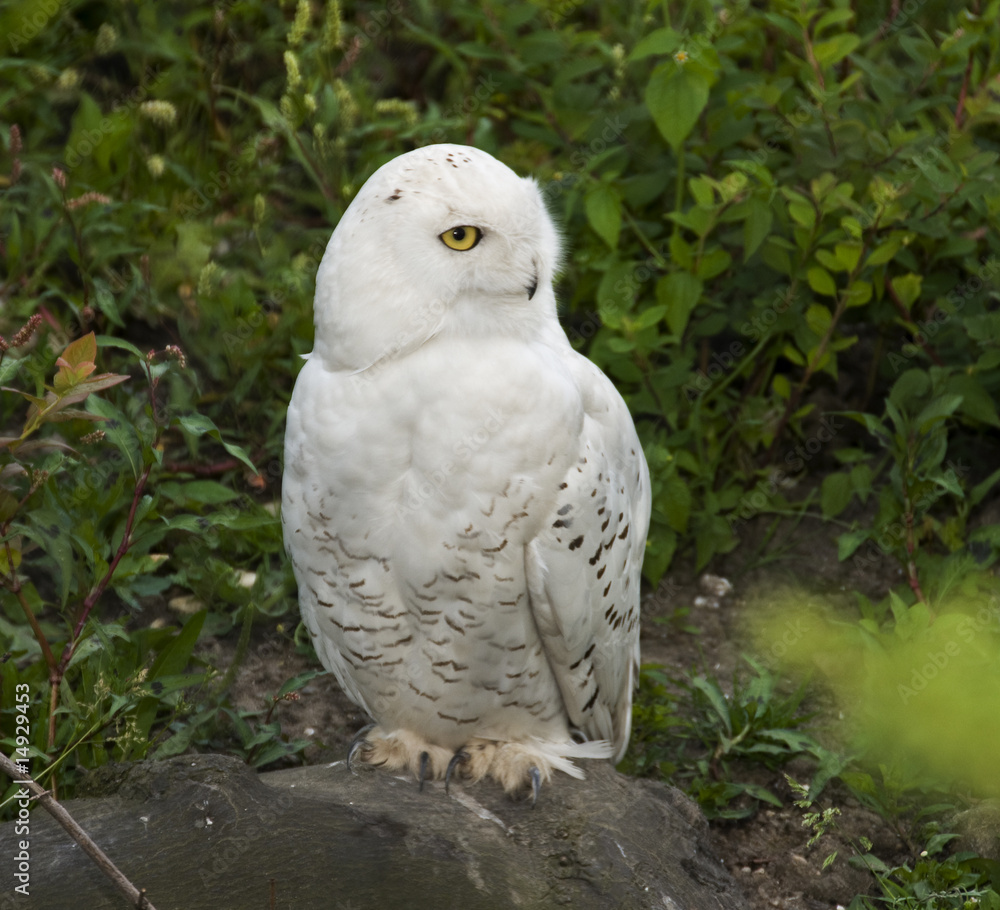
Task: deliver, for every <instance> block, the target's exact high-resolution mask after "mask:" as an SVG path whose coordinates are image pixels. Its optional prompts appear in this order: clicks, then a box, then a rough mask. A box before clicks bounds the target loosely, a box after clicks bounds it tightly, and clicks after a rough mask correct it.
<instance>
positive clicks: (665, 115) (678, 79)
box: [646, 60, 709, 152]
mask: <svg viewBox="0 0 1000 910" xmlns="http://www.w3.org/2000/svg"><path fill="white" fill-rule="evenodd" d="M708 95H709V86H708V82H707V81H706V80H705V78H704V76H702V75H701V73H699V72H697V71H696V70H694V69H692V68H690V67H685V66H683V65H679V64H677V63H674V61H672V60H671V61H668V62H667V63H661V64H660V65H659V66H658V67H657V68H656V69H655V70H653V75H652V77H651V78H650V80H649V83H648V84H647V86H646V105H647V107H648V108H649V111H650V113H651V114H652V115H653V121H654V122H655V123H656V128H657V129H658V130H659V131H660V134H661V135H662V136H663V138H664V139H666V140H667V142H668V143H669V144H670V147H671V148H672V149H673V150H674V151H675V152H676V151H678V150H679V149H680V147H681V146H682V145H683V144H684V140H685V139H686V138H687V137H688V136H689V135H690V133H691V130H693V129H694V126H695V124H696V123H697V122H698V118H699V117H700V116H701V112H702V111H703V110H704V109H705V106H706V105H707V104H708Z"/></svg>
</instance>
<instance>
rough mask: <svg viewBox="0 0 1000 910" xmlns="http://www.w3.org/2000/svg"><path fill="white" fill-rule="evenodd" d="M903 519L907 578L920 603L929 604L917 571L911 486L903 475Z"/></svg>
mask: <svg viewBox="0 0 1000 910" xmlns="http://www.w3.org/2000/svg"><path fill="white" fill-rule="evenodd" d="M903 519H904V521H905V522H906V580H907V581H908V582H909V585H910V589H911V590H912V591H913V594H914V596H915V597H916V598H917V600H919V601H920V603H922V604H924V605H925V606H929V604H928V603H927V598H926V597H924V592H923V588H921V586H920V575H919V574H918V572H917V562H916V552H917V540H916V535H915V533H914V527H913V503H912V502H911V500H910V488H909V485H908V484H907V483H906V477H905V476H904V477H903Z"/></svg>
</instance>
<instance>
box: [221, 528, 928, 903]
mask: <svg viewBox="0 0 1000 910" xmlns="http://www.w3.org/2000/svg"><path fill="white" fill-rule="evenodd" d="M772 521H773V518H768V519H766V520H765V519H764V518H763V517H762V518H758V519H754V520H752V521H750V522H748V523H747V524H746V525H745V526H744V527H743V528H742V529H741V535H743V537H744V543H750V545H749V546H741V547H739V548H737V550H735V551H734V553H733V554H731V555H730V556H728V557H723V558H719V559H717V560H715V561H713V564H712V566H711V567H710V574H708V575H707V576H706V575H705V574H704V573H703V574H701V575H697V574H696V573H695V572H694V567H693V565H691V564H685V563H684V562H683V561H682V562H680V563H679V564H677V565H675V567H673V568H672V570H671V572H670V573H669V575H668V576H667V577H666V578H664V580H663V581H662V583H661V585H660V587H659V588H658V589H657V590H656V591H655V592H653V591H648V592H645V594H644V598H643V626H642V653H643V661H644V663H658V664H662V665H663V666H664V667H666V668H667V669H668V671H675V672H677V673H680V672H682V671H689V670H691V669H692V668H697V669H699V670H703V671H704V670H707V671H709V672H713V673H714V674H715V675H716V676H717V677H718V678H719V679H720V681H722V680H726V679H729V678H731V676H732V672H733V669H734V667H736V665H737V663H738V662H739V659H740V654H741V652H745V651H747V645H746V643H745V642H744V641H743V640H742V636H741V632H740V629H741V627H742V620H743V618H744V615H745V611H746V610H747V609H748V608H749V606H750V605H751V604H752V603H753V601H754V599H755V595H758V594H759V593H760V592H764V596H766V594H767V592H768V591H771V590H777V589H779V588H780V587H782V586H786V585H797V586H805V587H807V588H809V589H812V590H816V591H821V592H824V593H826V594H827V595H836V594H838V593H841V592H844V593H846V592H849V591H852V590H858V591H861V592H862V593H864V594H866V595H868V596H869V597H872V598H881V597H884V596H885V594H886V593H887V591H888V590H889V588H890V587H891V586H892V585H893V584H896V583H898V580H899V570H898V569H897V567H896V564H895V562H894V561H893V560H892V559H890V558H888V557H887V558H886V559H884V560H882V561H881V562H879V563H878V564H875V565H870V566H868V567H865V568H862V569H859V568H856V567H854V566H852V565H851V564H850V563H840V562H838V560H837V551H836V543H835V540H834V535H833V532H832V531H831V529H830V527H829V526H824V525H823V524H821V523H820V522H818V521H810V520H806V521H803V522H801V523H799V524H798V525H795V526H793V525H792V524H791V522H788V523H786V524H785V525H784V526H783V527H780V528H779V529H778V531H777V533H776V534H774V535H773V537H772V538H771V539H770V542H769V544H768V546H767V547H766V548H765V549H766V552H767V554H768V556H767V557H766V558H765V559H764V560H761V559H760V558H759V557H757V558H756V562H754V563H749V562H748V557H747V555H746V554H747V553H749V552H751V551H753V550H754V549H755V546H754V545H753V543H752V542H753V541H754V540H755V539H757V540H762V539H763V535H764V534H765V532H766V531H767V529H768V527H769V525H770V523H771V522H772ZM755 535H756V537H755ZM803 566H805V567H807V569H806V570H805V571H803V570H802V567H803ZM713 578H714V579H715V580H713ZM719 578H724V579H726V580H727V581H728V582H729V584H730V585H732V590H731V591H729V592H727V593H721V589H724V588H725V587H726V586H725V585H723V584H722V583H721V582H719V581H718V580H717V579H719ZM684 607H688V608H690V613H689V614H688V615H687V616H686V617H685V618H684V620H683V622H682V623H678V622H676V621H675V622H670V623H662V622H661V623H658V622H656V620H657V619H658V618H663V617H670V616H672V615H674V614H675V611H677V610H678V609H680V608H684ZM682 625H689V626H693V627H695V628H697V630H699V631H698V633H697V634H694V633H693V632H685V631H683V630H682V629H681V628H680V627H681V626H682ZM212 650H214V652H215V653H213V654H206V655H204V656H206V657H208V658H209V660H211V662H212V663H213V664H214V665H215V666H218V667H220V668H221V667H225V666H226V664H227V658H230V657H231V652H232V644H231V643H229V642H227V641H222V642H218V643H216V645H215V646H214V647H213V649H212ZM313 666H315V665H314V664H313V663H312V661H311V660H310V659H309V658H307V657H305V656H303V655H300V654H297V653H295V650H294V648H293V647H292V646H291V644H290V642H289V637H288V630H287V628H286V630H285V631H284V633H283V634H279V633H278V632H276V631H275V630H274V629H273V628H272V629H271V630H267V629H260V630H259V633H258V634H255V636H254V641H253V643H252V645H251V648H250V651H249V653H248V654H247V656H246V658H245V660H244V663H243V666H242V667H241V669H240V671H239V673H238V676H237V678H236V682H235V685H234V690H233V692H234V701H235V703H236V705H237V707H239V708H241V709H254V708H260V707H261V705H262V704H266V703H267V701H268V698H269V696H270V694H271V693H274V692H276V691H277V689H278V688H279V687H280V686H281V685H282V683H284V682H285V680H287V679H289V678H291V677H292V676H295V675H296V674H299V673H301V672H303V671H305V670H307V669H310V668H311V667H313ZM275 716H276V717H277V718H278V719H280V721H281V723H282V730H283V733H284V734H285V735H287V736H289V737H293V738H299V737H302V738H306V739H309V740H311V741H312V743H313V745H312V746H310V747H309V748H308V749H307V750H306V752H305V759H306V761H307V762H309V763H320V762H325V761H334V760H336V759H340V758H343V756H344V755H345V754H346V750H347V747H348V744H349V742H350V739H351V737H352V736H353V734H354V733H355V732H356V731H357V730H358V729H359V728H360V727H361V726H363V724H364V723H365V722H366V719H365V717H364V715H363V714H362V712H360V711H359V710H358V709H357V708H356V707H355V706H354V705H353V704H352V703H351V702H350V701H349V700H348V699H347V698H346V697H345V696H344V695H343V693H342V692H340V690H339V689H338V687H337V684H336V682H335V681H334V680H333V679H332V677H329V676H324V677H320V678H317V679H316V680H314V681H312V682H310V683H309V684H308V685H307V686H306V687H305V688H304V689H303V690H302V692H301V697H300V698H299V700H298V701H295V702H290V703H283V704H281V705H280V706H279V708H278V711H277V713H276V715H275ZM784 770H785V771H788V772H789V773H790V774H791V775H792V776H793V777H795V778H796V779H797V780H799V781H803V782H808V780H809V778H810V776H811V770H812V769H811V768H810V766H809V765H808V764H805V763H803V764H801V765H797V764H796V763H795V762H793V763H792V764H791V765H789V766H786V768H785V769H784ZM749 773H750V774H756V775H757V777H756V778H755V782H757V783H760V784H761V785H763V786H765V787H767V788H768V789H769V790H771V792H773V793H775V794H776V795H778V796H779V798H780V799H781V800H782V801H783V803H784V804H785V805H784V808H781V809H778V808H765V809H763V810H761V811H759V812H758V813H757V814H756V815H754V816H753V817H751V818H749V819H745V820H741V821H739V822H713V824H712V826H711V830H712V834H713V838H714V843H715V848H716V852H717V854H718V856H719V857H720V858H721V859H722V860H723V862H724V863H725V864H726V866H727V867H728V868H729V870H730V872H731V873H732V875H733V876H734V878H735V879H736V880H737V882H739V883H740V884H741V886H742V887H743V888H744V890H745V892H746V895H747V898H748V900H749V901H750V904H751V906H752V907H753V908H754V910H765V908H774V907H778V908H786V910H826V908H836V907H845V906H846V905H847V904H848V903H849V902H850V900H851V898H852V897H853V896H854V895H855V894H858V893H865V892H867V891H869V889H871V887H872V885H873V880H872V878H871V876H870V875H868V874H867V873H865V872H862V871H860V870H857V869H854V868H853V867H851V866H849V865H848V864H847V859H848V857H850V856H851V855H852V847H851V846H850V842H851V841H853V842H854V843H858V840H859V838H861V837H866V838H868V839H869V840H870V841H872V842H873V845H874V846H873V848H872V849H873V852H874V853H876V854H877V855H878V856H880V857H881V858H882V859H883V860H885V861H887V862H890V863H892V862H894V861H897V860H899V861H903V860H907V859H911V860H912V857H910V856H909V854H908V851H907V850H906V846H905V844H903V842H902V841H901V839H900V837H899V836H898V835H897V834H896V833H895V832H894V831H893V830H892V829H891V828H890V827H889V826H888V824H887V823H886V822H885V821H884V820H882V819H881V818H880V817H879V816H878V815H876V814H875V813H873V812H871V811H869V810H868V809H866V808H864V807H863V806H861V805H860V804H859V803H858V802H857V801H856V800H855V799H854V798H853V797H851V796H850V794H849V793H848V792H847V791H846V790H845V789H844V788H843V787H838V786H837V785H836V784H831V785H830V786H828V787H827V789H826V790H825V791H824V793H823V794H822V796H821V798H820V801H819V804H818V807H817V808H820V809H822V808H825V807H827V806H830V805H835V806H836V807H837V808H839V809H840V812H841V815H840V816H839V818H838V819H837V828H836V830H834V831H832V832H830V833H828V834H827V835H826V836H824V838H823V839H822V840H821V841H820V843H819V844H817V845H815V846H814V847H812V848H807V841H808V840H809V837H810V833H811V832H810V831H809V829H807V828H805V827H803V825H802V811H803V810H801V809H799V808H797V807H795V806H794V805H792V801H793V799H794V796H793V794H792V793H791V791H790V789H789V787H788V785H787V783H786V782H785V780H784V778H783V776H782V773H781V771H776V772H770V771H767V770H766V769H764V768H761V767H755V768H753V769H752V770H751V771H750V772H749ZM835 850H836V851H838V858H837V860H836V861H835V862H834V863H833V864H832V866H831V867H830V868H828V869H826V870H825V871H821V867H822V865H823V860H824V858H825V857H826V856H828V855H829V854H830V853H832V852H833V851H835Z"/></svg>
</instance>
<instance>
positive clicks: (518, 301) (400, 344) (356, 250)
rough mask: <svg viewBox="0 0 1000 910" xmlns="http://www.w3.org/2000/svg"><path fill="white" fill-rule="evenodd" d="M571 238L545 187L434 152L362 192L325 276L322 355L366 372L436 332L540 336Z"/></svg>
mask: <svg viewBox="0 0 1000 910" xmlns="http://www.w3.org/2000/svg"><path fill="white" fill-rule="evenodd" d="M558 257H559V239H558V235H557V233H556V230H555V227H554V226H553V224H552V220H551V218H550V217H549V215H548V212H547V210H546V208H545V204H544V200H543V199H542V195H541V192H540V191H539V189H538V186H537V184H536V183H535V182H534V181H533V180H531V179H525V178H521V177H518V176H517V175H516V174H515V173H514V172H513V171H512V170H511V169H510V168H508V167H507V166H506V165H504V164H501V163H500V162H499V161H497V160H496V159H495V158H493V157H492V156H491V155H489V154H487V153H486V152H482V151H480V150H478V149H474V148H470V147H467V146H461V145H433V146H428V147H426V148H422V149H417V150H415V151H412V152H408V153H407V154H405V155H401V156H399V157H398V158H395V159H393V160H392V161H390V162H389V163H388V164H386V165H384V166H383V167H382V168H380V169H379V170H378V171H376V173H375V174H374V175H372V177H371V178H370V179H369V180H368V182H367V183H366V184H365V185H364V186H363V187H362V189H361V191H360V192H359V193H358V195H357V196H356V197H355V199H354V201H353V202H352V203H351V205H350V206H349V207H348V209H347V211H346V212H345V213H344V217H343V218H342V219H341V221H340V224H339V225H338V226H337V229H336V231H334V234H333V237H332V238H331V239H330V243H329V245H328V247H327V251H326V254H325V256H324V258H323V262H322V264H321V265H320V269H319V272H318V274H317V279H316V282H317V283H316V302H315V312H316V335H317V350H319V349H320V348H322V349H324V350H326V351H328V352H329V356H330V357H332V358H333V359H334V360H335V361H337V363H338V364H340V365H343V366H348V367H351V368H353V369H364V368H365V367H366V366H367V365H368V364H370V363H374V362H377V361H378V360H379V359H381V358H382V357H385V356H387V355H388V356H395V355H398V354H399V353H400V352H404V351H406V350H410V349H412V348H413V347H415V346H418V345H419V344H420V343H422V342H423V341H426V340H427V339H428V338H430V337H433V336H434V335H436V334H453V335H463V334H465V335H477V334H490V335H496V334H498V333H499V334H514V335H532V334H535V335H537V332H538V330H539V327H540V323H541V322H544V321H546V320H554V319H555V301H554V297H553V293H552V277H553V273H554V271H555V269H556V267H557V264H558Z"/></svg>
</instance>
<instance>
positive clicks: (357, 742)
mask: <svg viewBox="0 0 1000 910" xmlns="http://www.w3.org/2000/svg"><path fill="white" fill-rule="evenodd" d="M374 729H375V724H367V725H366V726H364V727H362V728H361V729H360V730H358V732H357V733H355V734H354V739H352V740H351V747H350V748H349V749H348V750H347V770H348V771H350V772H351V774H357V773H358V772H357V771H356V770H355V768H354V756H355V754H356V753H357V752H359V751H360V750H362V749H368V750H370V749H371V744H370V743H369V742H368V740H366V739H365V736H366V735H367V733H368V732H369V731H370V730H374Z"/></svg>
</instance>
